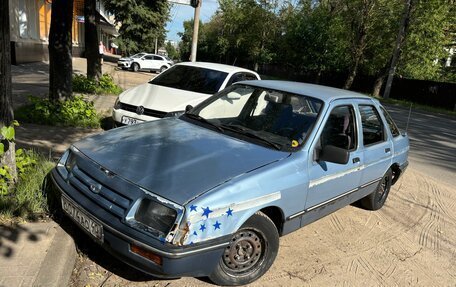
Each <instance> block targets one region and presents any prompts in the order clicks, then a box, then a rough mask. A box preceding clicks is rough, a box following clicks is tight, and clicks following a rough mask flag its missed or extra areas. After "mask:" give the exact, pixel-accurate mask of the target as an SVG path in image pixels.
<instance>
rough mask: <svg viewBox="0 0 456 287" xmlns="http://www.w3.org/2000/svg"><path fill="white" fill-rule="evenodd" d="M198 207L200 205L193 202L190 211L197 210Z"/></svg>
mask: <svg viewBox="0 0 456 287" xmlns="http://www.w3.org/2000/svg"><path fill="white" fill-rule="evenodd" d="M197 207H198V206H196V205H193V204H192V205H191V206H190V212H192V211H196V208H197Z"/></svg>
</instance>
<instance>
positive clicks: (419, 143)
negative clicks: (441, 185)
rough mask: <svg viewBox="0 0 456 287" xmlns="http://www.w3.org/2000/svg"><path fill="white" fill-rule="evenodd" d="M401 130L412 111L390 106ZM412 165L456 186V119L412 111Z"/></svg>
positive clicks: (410, 124) (410, 126) (410, 131)
mask: <svg viewBox="0 0 456 287" xmlns="http://www.w3.org/2000/svg"><path fill="white" fill-rule="evenodd" d="M387 109H388V111H389V112H390V114H391V116H392V117H393V118H394V120H395V121H396V123H397V125H398V126H399V128H400V129H401V130H405V127H406V125H407V118H408V114H409V111H408V109H406V108H403V107H398V106H387ZM408 134H409V136H410V165H411V166H413V168H415V169H417V170H419V171H420V172H422V173H424V174H427V175H430V176H431V177H433V178H434V179H437V180H441V181H443V182H445V183H447V184H450V185H453V186H455V185H456V118H454V117H450V116H445V115H437V114H432V113H427V112H422V111H417V110H414V109H412V113H411V117H410V122H409V126H408Z"/></svg>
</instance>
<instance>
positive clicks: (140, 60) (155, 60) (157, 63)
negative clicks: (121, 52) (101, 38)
mask: <svg viewBox="0 0 456 287" xmlns="http://www.w3.org/2000/svg"><path fill="white" fill-rule="evenodd" d="M172 65H174V62H173V61H172V60H171V59H169V58H168V57H165V56H161V55H156V54H148V53H138V54H135V55H133V56H131V57H124V58H120V59H119V60H118V61H117V66H118V67H119V68H122V69H123V70H128V69H131V70H132V71H133V72H137V71H139V70H149V71H151V72H160V73H161V72H163V71H165V70H166V69H168V68H169V67H171V66H172Z"/></svg>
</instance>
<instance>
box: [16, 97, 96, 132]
mask: <svg viewBox="0 0 456 287" xmlns="http://www.w3.org/2000/svg"><path fill="white" fill-rule="evenodd" d="M29 100H30V102H31V104H30V105H27V106H23V107H21V108H19V109H18V110H17V111H16V112H15V114H16V117H17V118H18V119H20V120H22V121H24V122H29V123H36V124H45V125H56V126H75V127H90V128H98V127H100V116H99V115H98V114H97V112H96V110H95V107H94V105H93V102H90V101H87V100H85V99H84V98H83V97H82V96H76V97H74V98H73V99H70V100H66V101H61V102H56V103H54V102H51V101H49V99H42V98H39V97H33V96H30V97H29Z"/></svg>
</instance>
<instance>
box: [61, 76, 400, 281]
mask: <svg viewBox="0 0 456 287" xmlns="http://www.w3.org/2000/svg"><path fill="white" fill-rule="evenodd" d="M408 150H409V140H408V137H407V135H406V134H401V133H400V131H399V130H398V128H397V127H396V125H395V124H394V122H393V120H392V119H391V117H390V116H389V115H388V113H387V112H386V110H385V109H384V108H383V107H382V106H381V105H380V104H379V102H378V101H377V100H374V99H372V98H369V97H366V96H363V95H360V94H357V93H353V92H350V91H346V90H339V89H334V88H329V87H324V86H317V85H310V84H303V83H295V82H282V81H248V82H241V83H237V84H235V85H233V86H231V87H229V88H227V89H225V90H223V91H221V92H219V93H218V94H216V95H214V96H213V97H211V98H209V99H207V100H205V101H204V102H202V103H201V104H199V105H198V106H196V107H194V108H191V107H189V108H188V109H187V112H186V113H185V114H184V115H182V116H180V117H179V118H166V119H162V120H159V121H154V122H146V123H142V124H138V125H135V126H131V127H122V128H119V129H115V130H112V131H109V132H105V133H103V134H100V135H96V136H93V137H90V138H86V139H84V140H82V141H80V142H78V143H75V144H74V145H73V146H72V147H71V148H70V149H69V150H68V151H67V152H66V153H65V154H64V155H63V156H62V158H61V159H60V162H59V164H58V166H57V167H56V168H55V169H54V170H53V171H52V178H53V181H54V183H55V185H56V186H57V187H58V189H59V190H60V192H61V202H62V208H63V211H64V212H65V213H66V214H67V215H68V216H69V217H70V218H72V219H73V220H74V221H75V222H76V223H77V224H78V225H79V226H80V227H81V228H82V229H83V230H84V231H86V232H87V233H88V234H89V235H90V236H91V237H92V238H93V239H94V240H96V241H97V242H99V243H100V244H101V245H102V246H103V247H104V248H105V249H106V250H108V251H109V252H111V253H112V254H114V255H115V256H117V257H118V258H120V260H122V261H124V262H126V263H128V264H130V265H132V266H133V267H135V268H137V269H139V270H142V271H144V272H146V273H150V274H153V275H155V276H159V277H178V276H209V278H210V279H211V280H212V281H213V282H214V283H217V284H221V285H240V284H247V283H250V282H252V281H254V280H256V279H257V278H259V277H260V276H262V275H263V274H264V273H265V272H266V271H267V270H268V269H269V268H270V266H271V265H272V263H273V261H274V259H275V257H276V255H277V252H278V249H279V237H280V236H283V235H285V234H287V233H290V232H292V231H294V230H297V229H299V228H300V227H303V226H305V225H307V224H309V223H311V222H313V221H315V220H317V219H319V218H321V217H323V216H325V215H327V214H329V213H331V212H334V211H336V210H337V209H339V208H341V207H344V206H346V205H348V204H351V203H353V202H355V201H360V203H361V205H362V206H363V207H365V208H366V209H370V210H376V209H379V208H381V207H382V206H383V204H384V203H385V201H386V198H387V197H388V193H389V191H390V188H391V185H392V184H394V183H395V182H396V181H397V180H398V178H399V177H400V176H401V175H402V174H403V172H404V170H405V168H406V167H407V164H408V161H407V158H408Z"/></svg>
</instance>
